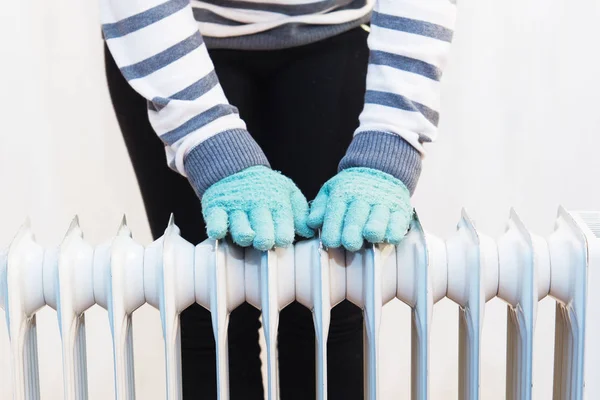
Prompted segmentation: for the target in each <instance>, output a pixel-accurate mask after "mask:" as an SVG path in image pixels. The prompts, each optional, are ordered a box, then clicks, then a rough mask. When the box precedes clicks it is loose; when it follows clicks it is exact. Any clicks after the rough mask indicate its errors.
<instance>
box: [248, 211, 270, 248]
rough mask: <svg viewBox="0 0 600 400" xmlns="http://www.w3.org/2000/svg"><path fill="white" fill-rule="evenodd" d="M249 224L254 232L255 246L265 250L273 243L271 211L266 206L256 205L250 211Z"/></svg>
mask: <svg viewBox="0 0 600 400" xmlns="http://www.w3.org/2000/svg"><path fill="white" fill-rule="evenodd" d="M250 225H251V226H252V229H253V230H254V232H255V233H256V236H255V237H254V240H253V242H252V243H253V245H254V247H255V248H257V249H258V250H261V251H267V250H270V249H271V248H273V246H274V245H275V226H274V222H273V216H272V215H271V211H270V210H269V209H268V208H267V207H258V208H255V209H253V210H251V211H250Z"/></svg>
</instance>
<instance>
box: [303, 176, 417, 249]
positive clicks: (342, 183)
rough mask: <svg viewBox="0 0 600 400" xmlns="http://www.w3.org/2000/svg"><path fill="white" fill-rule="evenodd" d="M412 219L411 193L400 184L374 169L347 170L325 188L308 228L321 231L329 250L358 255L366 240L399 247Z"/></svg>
mask: <svg viewBox="0 0 600 400" xmlns="http://www.w3.org/2000/svg"><path fill="white" fill-rule="evenodd" d="M412 215H413V209H412V206H411V205H410V193H409V191H408V189H407V188H406V186H405V185H404V184H403V183H402V182H401V181H400V180H398V179H396V178H394V177H393V176H392V175H389V174H387V173H385V172H381V171H379V170H376V169H372V168H348V169H345V170H343V171H341V172H340V173H338V174H337V175H336V176H334V177H333V178H331V179H330V180H329V181H327V183H325V185H323V187H322V188H321V190H320V191H319V194H318V195H317V197H316V198H315V200H314V201H313V203H312V206H311V211H310V214H309V216H308V226H310V227H311V228H314V229H318V228H321V241H322V242H323V244H324V245H325V246H326V247H340V245H343V246H344V247H345V248H346V249H348V250H350V251H357V250H359V249H360V248H361V247H362V245H363V241H364V240H365V239H366V240H367V241H369V242H371V243H383V242H387V243H392V244H395V245H397V244H399V243H400V241H401V240H402V238H403V237H404V235H405V234H406V232H407V231H408V227H409V224H410V220H411V218H412Z"/></svg>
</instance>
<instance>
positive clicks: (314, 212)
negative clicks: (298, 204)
mask: <svg viewBox="0 0 600 400" xmlns="http://www.w3.org/2000/svg"><path fill="white" fill-rule="evenodd" d="M328 200H329V196H327V194H326V193H325V191H324V190H323V189H321V190H320V191H319V194H317V197H316V198H315V199H314V200H313V202H312V204H311V205H310V214H308V226H310V227H311V228H313V229H319V228H320V227H322V226H323V218H325V211H326V209H327V201H328Z"/></svg>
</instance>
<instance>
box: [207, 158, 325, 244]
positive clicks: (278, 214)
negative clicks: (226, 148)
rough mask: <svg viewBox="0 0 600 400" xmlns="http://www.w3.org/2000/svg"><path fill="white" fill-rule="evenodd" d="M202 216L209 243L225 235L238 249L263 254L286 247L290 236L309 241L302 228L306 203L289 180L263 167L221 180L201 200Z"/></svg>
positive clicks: (305, 229)
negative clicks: (251, 246) (258, 251)
mask: <svg viewBox="0 0 600 400" xmlns="http://www.w3.org/2000/svg"><path fill="white" fill-rule="evenodd" d="M202 214H203V215H204V220H205V221H206V231H207V233H208V236H209V237H210V238H212V239H222V238H224V237H225V235H226V234H227V232H228V231H229V232H230V234H231V237H232V238H233V241H234V242H235V243H237V244H238V245H240V246H242V247H247V246H250V245H254V247H256V248H257V249H259V250H262V251H266V250H269V249H271V248H273V246H277V247H287V246H289V245H290V244H292V242H293V241H294V232H296V233H298V235H300V236H304V237H312V236H313V235H314V232H313V231H312V229H310V228H309V227H308V225H307V224H306V219H307V216H308V203H307V202H306V198H305V197H304V195H303V194H302V193H301V192H300V190H299V189H298V188H297V187H296V185H295V184H294V182H292V181H291V179H289V178H287V177H285V176H283V175H282V174H280V173H278V172H275V171H273V170H272V169H270V168H267V167H265V166H256V167H250V168H247V169H245V170H243V171H240V172H238V173H237V174H234V175H231V176H228V177H227V178H224V179H221V180H220V181H218V182H217V183H215V184H213V185H212V186H210V187H209V188H208V189H207V190H206V192H205V193H204V195H203V196H202Z"/></svg>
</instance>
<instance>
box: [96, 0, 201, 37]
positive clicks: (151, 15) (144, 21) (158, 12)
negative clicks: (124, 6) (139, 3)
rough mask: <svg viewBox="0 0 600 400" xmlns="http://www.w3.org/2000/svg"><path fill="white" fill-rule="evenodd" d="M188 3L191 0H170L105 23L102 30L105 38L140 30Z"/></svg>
mask: <svg viewBox="0 0 600 400" xmlns="http://www.w3.org/2000/svg"><path fill="white" fill-rule="evenodd" d="M188 4H190V1H189V0H170V1H167V2H166V3H163V4H159V5H158V6H156V7H152V8H150V9H149V10H146V11H144V12H141V13H139V14H136V15H132V16H131V17H129V18H125V19H122V20H120V21H118V22H115V23H112V24H103V25H102V30H103V31H104V38H105V39H106V40H108V39H114V38H118V37H122V36H125V35H127V34H130V33H132V32H135V31H138V30H140V29H142V28H145V27H147V26H148V25H152V24H153V23H155V22H158V21H160V20H161V19H164V18H166V17H168V16H170V15H173V14H175V13H176V12H177V11H179V10H182V9H183V8H185V7H186V6H187V5H188Z"/></svg>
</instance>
